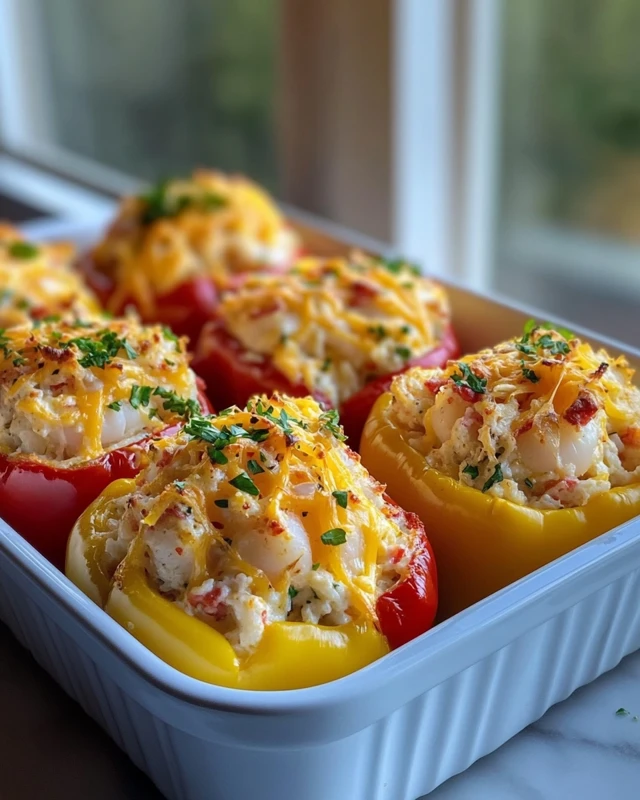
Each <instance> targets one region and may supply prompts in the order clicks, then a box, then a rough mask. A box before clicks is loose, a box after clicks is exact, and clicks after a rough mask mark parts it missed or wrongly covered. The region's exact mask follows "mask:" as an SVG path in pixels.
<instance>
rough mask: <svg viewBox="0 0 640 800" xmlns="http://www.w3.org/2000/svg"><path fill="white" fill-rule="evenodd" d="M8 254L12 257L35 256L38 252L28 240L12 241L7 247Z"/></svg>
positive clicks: (25, 257)
mask: <svg viewBox="0 0 640 800" xmlns="http://www.w3.org/2000/svg"><path fill="white" fill-rule="evenodd" d="M8 250H9V255H10V256H12V257H13V258H23V259H25V260H26V259H28V258H35V257H36V256H37V255H38V253H39V252H40V251H39V250H38V248H37V247H36V246H35V245H32V244H29V242H12V244H10V245H9V247H8Z"/></svg>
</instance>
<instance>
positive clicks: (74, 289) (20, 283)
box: [0, 223, 100, 328]
mask: <svg viewBox="0 0 640 800" xmlns="http://www.w3.org/2000/svg"><path fill="white" fill-rule="evenodd" d="M74 256H75V248H74V247H73V245H72V244H69V243H67V242H56V243H53V244H37V245H36V244H32V243H30V242H25V241H24V239H23V237H22V234H21V233H20V231H19V230H18V229H17V228H14V227H13V226H12V225H7V224H3V223H0V328H10V327H12V326H14V325H24V324H26V323H28V322H29V321H30V320H31V319H41V318H42V317H46V316H50V315H57V314H70V315H73V316H76V317H87V316H92V315H96V314H98V313H99V311H100V307H99V305H98V302H97V300H96V299H95V297H94V296H93V294H92V293H91V292H90V291H89V289H87V288H86V286H84V284H83V283H82V280H81V279H80V277H79V275H78V274H77V273H76V272H74V271H73V270H72V269H71V263H72V261H73V258H74Z"/></svg>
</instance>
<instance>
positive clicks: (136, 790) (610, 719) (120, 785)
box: [0, 625, 640, 800]
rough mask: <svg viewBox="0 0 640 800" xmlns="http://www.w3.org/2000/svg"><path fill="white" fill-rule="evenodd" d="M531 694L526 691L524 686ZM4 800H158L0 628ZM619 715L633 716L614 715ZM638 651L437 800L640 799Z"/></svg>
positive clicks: (0, 799)
mask: <svg viewBox="0 0 640 800" xmlns="http://www.w3.org/2000/svg"><path fill="white" fill-rule="evenodd" d="M523 691H524V688H523ZM0 708H2V710H3V722H4V724H3V725H2V727H1V728H0V753H1V754H2V755H1V757H0V764H2V765H3V766H4V769H3V770H2V782H1V783H0V800H26V799H27V798H28V799H29V800H39V798H45V797H46V798H47V800H75V798H87V797H90V798H91V800H129V799H130V798H131V799H132V798H145V800H146V799H147V798H148V800H154V799H155V798H161V795H160V794H159V792H157V790H156V789H155V788H154V787H153V786H152V784H151V783H150V782H149V781H148V780H147V779H146V778H145V776H144V775H142V773H140V772H139V771H138V770H137V769H136V768H135V767H134V766H133V765H132V764H131V763H130V762H129V761H128V759H127V758H126V757H125V756H124V755H123V754H122V753H121V751H120V750H119V749H118V748H117V747H116V746H115V745H114V744H113V743H112V742H111V740H110V739H109V738H108V737H107V736H106V735H105V734H104V733H103V732H102V730H101V729H100V728H99V727H98V726H97V725H96V724H95V723H93V722H92V721H91V720H90V719H89V718H88V717H86V716H85V715H84V714H83V712H82V710H81V709H80V707H79V706H77V705H76V704H75V703H74V702H73V701H71V700H70V699H69V698H68V697H67V696H66V695H65V694H64V693H63V692H62V690H60V689H59V688H58V687H57V686H56V685H55V683H54V682H53V681H52V680H51V679H50V678H49V676H48V675H46V673H45V672H43V671H42V670H41V669H40V667H38V665H37V664H36V663H35V662H34V661H33V659H32V658H31V656H30V655H29V654H28V653H27V652H26V651H25V650H23V649H22V648H21V647H20V646H19V645H18V644H17V643H16V642H15V640H13V638H12V637H11V634H10V633H9V631H8V630H7V629H6V628H5V627H4V626H2V625H0ZM619 708H624V709H626V710H627V711H628V712H629V713H627V714H624V715H623V714H616V710H617V709H619ZM636 715H638V717H640V653H635V654H634V655H632V656H629V657H628V658H626V659H625V660H624V661H622V663H621V664H620V665H619V666H618V667H617V668H616V669H615V670H613V671H612V672H610V673H608V674H606V675H603V676H602V677H601V678H599V679H598V680H597V681H596V682H595V683H593V684H591V685H590V686H587V687H585V688H583V689H580V690H578V691H577V692H576V693H575V694H574V695H573V696H572V697H570V698H569V699H568V700H566V701H565V702H564V703H561V704H559V705H557V706H555V707H554V708H552V709H551V710H550V711H549V712H548V713H547V714H546V715H545V716H544V717H543V718H542V719H541V720H539V721H538V722H536V723H535V724H534V725H531V726H530V727H529V728H527V729H526V730H524V731H523V732H522V733H520V734H519V735H518V736H516V737H515V739H512V740H511V741H510V742H508V743H507V744H505V745H504V746H503V747H501V748H500V749H499V750H497V751H496V752H495V753H492V754H491V755H489V756H487V757H485V758H484V759H482V760H481V761H479V762H477V763H476V764H474V765H473V766H472V767H471V768H470V769H468V770H467V771H466V772H464V773H462V774H461V775H458V776H457V777H455V778H452V779H451V780H449V781H447V783H445V784H443V785H442V786H441V787H439V788H438V789H436V791H435V792H432V794H431V795H430V796H429V797H430V798H433V800H478V799H479V798H487V800H489V799H490V800H540V799H542V800H568V799H569V798H574V797H580V798H581V800H596V798H597V800H601V798H603V797H616V798H625V797H628V798H633V797H638V796H639V795H640V788H639V787H640V719H636ZM265 800H266V799H265Z"/></svg>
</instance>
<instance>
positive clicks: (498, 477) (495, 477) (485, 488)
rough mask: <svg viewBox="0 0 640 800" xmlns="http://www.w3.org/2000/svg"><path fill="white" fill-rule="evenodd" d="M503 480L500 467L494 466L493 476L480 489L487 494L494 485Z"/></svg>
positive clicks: (498, 465)
mask: <svg viewBox="0 0 640 800" xmlns="http://www.w3.org/2000/svg"><path fill="white" fill-rule="evenodd" d="M503 480H504V476H503V475H502V467H501V466H500V464H496V467H495V469H494V470H493V475H491V477H489V478H487V480H486V481H485V484H484V486H483V487H482V491H483V492H488V491H489V489H490V488H491V487H492V486H494V485H495V484H496V483H500V482H501V481H503Z"/></svg>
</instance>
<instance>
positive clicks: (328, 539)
mask: <svg viewBox="0 0 640 800" xmlns="http://www.w3.org/2000/svg"><path fill="white" fill-rule="evenodd" d="M320 541H321V542H322V544H329V545H332V546H334V547H335V546H336V545H339V544H344V543H345V542H346V541H347V532H346V531H345V530H344V528H331V530H328V531H325V532H324V533H323V534H322V536H321V537H320Z"/></svg>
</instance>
